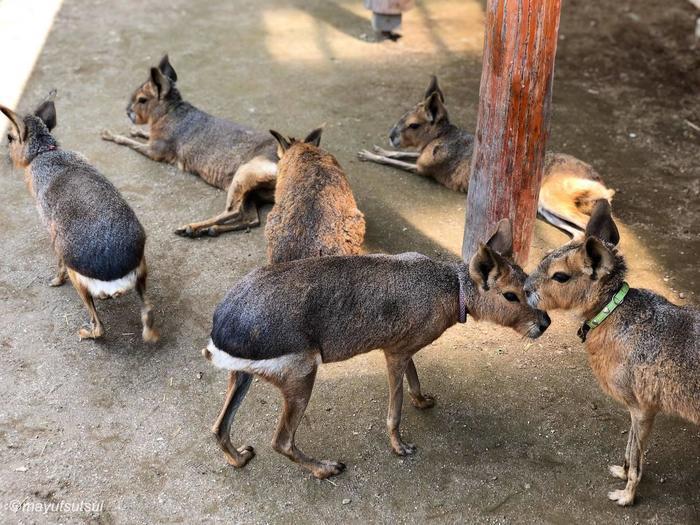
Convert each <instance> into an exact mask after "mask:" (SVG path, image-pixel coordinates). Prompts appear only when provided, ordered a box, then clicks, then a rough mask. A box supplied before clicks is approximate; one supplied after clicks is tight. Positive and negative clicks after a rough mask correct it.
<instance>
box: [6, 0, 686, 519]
mask: <svg viewBox="0 0 700 525" xmlns="http://www.w3.org/2000/svg"><path fill="white" fill-rule="evenodd" d="M156 4H160V7H159V6H158V5H156ZM483 17H484V4H483V3H482V2H480V1H473V0H423V1H418V2H417V5H416V8H415V9H414V10H413V11H411V12H409V13H407V14H406V15H405V17H404V27H403V34H404V37H403V38H401V39H400V40H399V41H398V42H396V43H394V42H391V41H386V42H379V43H378V42H373V41H372V38H371V35H370V33H371V29H370V25H369V16H368V13H367V12H366V11H365V10H364V9H363V8H362V2H360V1H359V0H339V1H329V0H291V1H289V0H284V1H283V0H267V1H265V2H260V1H257V0H242V1H241V0H237V1H229V2H226V1H216V2H215V1H207V0H173V1H171V2H168V3H167V4H164V3H156V2H140V1H138V2H137V1H135V0H125V1H121V2H105V1H103V0H89V1H83V0H65V1H64V2H63V5H62V7H61V9H60V11H59V12H58V15H57V17H56V19H55V21H54V24H53V27H52V30H51V32H50V33H49V35H48V38H47V40H46V43H45V45H44V47H43V50H42V52H41V54H40V56H39V57H38V60H37V62H36V64H35V66H34V70H33V73H32V76H31V78H30V79H29V81H28V83H27V85H26V88H25V90H24V93H23V95H22V97H21V102H20V109H22V110H27V109H30V108H32V107H33V106H34V105H35V104H36V103H37V102H38V101H39V100H41V99H42V98H43V97H44V96H45V95H46V94H47V93H48V91H49V89H50V88H53V87H56V88H57V89H58V97H57V101H56V105H57V111H58V127H57V130H56V135H57V137H58V139H59V141H60V142H61V144H62V145H63V146H64V147H66V148H69V149H75V150H78V151H81V152H82V153H84V154H85V155H86V156H87V157H88V158H89V159H90V160H91V161H92V162H93V163H94V164H95V165H96V166H98V167H99V169H100V170H101V171H102V172H103V173H104V174H105V175H106V176H108V177H109V178H110V180H112V181H113V182H114V183H115V184H116V186H117V187H118V188H119V189H120V190H121V191H122V193H123V194H124V196H125V197H126V199H127V200H128V201H129V202H130V204H131V205H132V206H133V208H134V209H135V211H136V213H137V215H138V216H139V218H140V219H141V221H142V223H143V225H144V227H145V228H146V231H147V232H148V235H149V240H148V243H147V260H148V263H149V269H150V272H149V273H150V281H149V285H150V290H151V298H152V300H153V303H154V305H155V312H156V322H157V325H158V326H159V328H160V330H161V333H162V335H163V337H162V341H161V342H160V343H159V344H158V345H157V346H155V347H149V346H146V345H144V344H143V343H142V342H141V339H140V319H139V304H138V300H137V298H136V296H135V294H134V295H132V296H129V297H125V298H121V299H118V300H112V301H101V302H99V303H98V304H97V308H98V310H99V312H100V313H101V316H102V321H103V323H104V326H105V330H106V336H105V338H104V340H102V341H100V342H90V341H84V342H78V338H77V330H78V328H79V327H80V326H81V325H82V324H83V323H86V321H87V314H86V312H85V310H84V308H83V306H82V304H81V302H80V300H79V299H78V297H77V295H76V293H75V292H74V290H73V289H72V288H71V287H70V286H69V285H66V286H63V287H62V288H58V289H54V288H49V287H48V282H49V281H50V279H51V277H52V276H53V272H54V264H55V263H54V260H53V256H52V255H51V252H50V247H49V241H48V234H47V233H46V232H45V230H44V228H43V226H42V225H41V224H40V222H39V218H38V216H37V213H36V210H35V208H34V205H33V203H32V201H31V198H30V196H29V195H28V193H27V191H26V188H25V187H24V183H23V181H22V174H21V173H20V172H19V171H16V170H12V169H11V167H10V165H9V163H7V162H3V163H2V165H1V166H0V224H1V225H2V239H3V243H4V247H3V250H2V252H1V253H0V267H1V268H2V272H1V274H0V301H2V309H1V310H0V319H1V321H2V322H1V323H0V360H1V361H2V366H0V400H2V401H0V521H1V522H3V523H11V522H23V523H31V522H38V523H43V522H61V523H82V522H91V523H151V522H183V523H194V522H201V521H205V520H215V521H221V522H225V523H233V522H241V523H257V522H291V521H295V522H296V521H298V522H309V523H329V522H340V521H342V522H357V523H360V522H362V523H365V522H367V521H371V522H398V523H402V522H412V523H415V522H426V521H431V522H438V523H451V522H468V523H474V522H478V523H501V522H508V523H512V522H537V523H542V522H547V523H583V522H586V523H620V522H629V523H634V522H653V523H698V522H699V521H700V491H698V487H700V428H698V427H696V426H693V425H691V424H689V423H685V422H683V421H680V420H675V419H672V418H667V417H660V418H659V419H658V423H657V425H656V428H655V429H654V432H653V435H652V439H651V445H650V448H649V451H648V454H647V461H648V462H647V464H646V467H645V473H644V476H645V478H644V480H643V481H642V483H641V485H640V487H639V490H638V503H637V505H636V506H634V507H632V508H626V509H622V508H618V507H617V506H616V505H615V504H613V503H612V502H610V501H608V500H607V497H606V494H607V492H608V490H612V489H615V488H621V487H622V482H620V481H618V480H615V479H613V478H612V477H610V476H609V475H608V473H607V466H608V465H609V464H612V463H618V462H619V461H620V460H621V457H622V455H623V452H624V447H625V444H626V442H627V435H626V432H627V429H628V428H629V421H628V416H627V414H626V413H625V411H624V409H623V408H622V407H620V406H618V405H616V404H615V403H614V402H613V401H611V400H610V399H608V398H606V397H605V396H604V395H603V394H602V393H601V391H600V389H599V388H598V386H597V383H596V381H595V379H594V378H593V376H592V374H591V371H590V369H589V367H588V364H587V361H586V355H585V353H584V350H583V348H582V345H581V344H580V342H579V340H578V338H577V337H576V329H577V328H578V325H577V323H576V322H575V321H574V320H573V319H572V318H571V317H570V316H568V315H561V314H556V313H555V314H553V316H552V317H553V325H552V327H551V328H550V330H549V331H548V332H547V333H546V334H545V335H544V336H543V337H542V338H540V339H538V340H536V341H534V342H533V341H528V340H522V339H520V338H519V337H518V336H517V335H516V334H515V333H514V332H510V331H507V330H505V329H501V328H498V327H495V326H491V325H482V324H476V323H474V322H473V321H471V320H470V321H468V322H467V324H466V325H459V326H456V327H454V328H452V329H450V330H449V331H448V332H447V333H446V334H445V335H444V336H443V337H442V338H441V339H439V340H438V341H437V342H435V343H434V344H433V345H431V346H430V347H429V348H426V349H425V350H423V351H422V352H420V353H419V354H418V356H417V359H416V366H417V368H418V373H419V375H420V378H421V383H422V385H423V387H424V390H425V391H426V392H429V393H432V394H434V395H436V397H437V404H436V406H435V408H433V409H432V410H429V411H424V412H421V411H418V410H415V409H413V407H411V406H410V404H409V403H405V407H404V412H403V420H402V430H403V435H404V436H405V438H406V439H407V440H408V441H410V442H413V443H415V444H416V445H417V446H418V453H417V454H416V455H415V456H414V457H411V458H407V459H401V458H399V457H397V456H395V455H393V454H392V453H391V451H390V447H389V443H388V438H387V436H386V432H385V423H384V422H385V417H386V402H387V395H388V393H387V384H386V377H385V371H384V363H383V357H382V355H381V354H380V353H379V352H374V353H371V354H368V355H364V356H361V357H358V358H355V359H353V360H351V361H347V362H344V363H338V364H333V365H329V366H325V367H323V368H322V369H321V371H320V373H319V377H318V379H317V383H316V388H315V391H314V394H313V396H312V399H311V403H310V406H309V409H308V410H307V412H306V416H305V418H304V420H303V422H302V425H301V427H300V430H299V432H298V436H297V437H298V444H299V446H300V448H301V449H302V450H304V451H305V452H307V453H308V454H310V455H313V456H316V457H319V458H329V459H336V460H341V461H343V462H345V463H346V464H347V465H348V470H347V471H346V472H345V473H343V474H342V475H340V476H339V477H336V478H333V479H331V480H330V481H317V480H315V479H313V478H312V477H311V476H310V475H309V474H307V473H306V472H304V471H302V470H301V469H300V468H299V467H298V466H296V465H294V464H292V463H291V462H290V461H288V460H287V459H285V458H283V457H282V456H281V455H279V454H277V453H275V452H274V451H273V450H272V449H271V447H270V442H271V438H272V433H273V431H274V428H275V426H276V419H277V414H278V410H279V404H280V399H279V396H278V394H277V392H276V390H274V389H273V388H272V387H270V386H269V385H267V384H265V383H264V382H262V381H256V382H254V383H253V385H252V388H251V390H250V392H249V394H248V396H247V398H246V399H245V401H244V403H243V405H242V407H241V409H240V411H239V412H238V415H237V417H236V420H235V422H234V425H233V441H234V443H236V444H238V445H243V444H250V445H253V446H254V447H255V449H256V452H257V456H256V457H255V458H254V459H253V460H252V461H251V462H250V463H249V464H248V466H247V467H246V468H244V469H242V470H237V469H234V468H233V467H231V466H228V465H227V464H226V462H225V461H224V458H223V455H222V454H221V453H220V451H219V449H218V447H217V446H216V444H215V442H214V440H213V437H212V435H211V434H210V431H209V429H210V427H211V425H212V423H213V421H214V418H215V417H216V416H217V414H218V411H219V409H220V406H221V403H222V401H223V393H224V389H225V386H226V375H225V373H224V372H222V371H219V370H217V369H214V368H213V367H212V366H210V365H209V363H208V362H207V361H205V360H204V359H203V358H202V357H201V354H200V349H201V348H202V347H203V346H205V345H206V342H207V338H208V334H209V330H210V323H211V316H212V312H213V309H214V307H215V305H216V304H217V303H218V302H219V301H220V299H221V298H222V297H223V295H224V293H225V292H226V290H227V289H228V288H229V287H230V286H232V285H233V284H234V283H235V282H236V281H237V280H238V279H239V278H240V277H242V276H243V275H245V274H246V273H247V272H249V271H250V270H252V269H253V268H255V267H258V266H260V265H262V264H263V263H264V262H265V256H266V252H265V250H266V249H265V242H264V235H263V228H258V229H255V230H252V231H250V232H249V233H233V234H226V235H222V236H221V237H219V238H216V239H209V238H207V239H199V240H190V239H183V238H180V237H177V236H176V235H174V234H173V230H174V229H175V228H176V227H178V226H181V225H183V224H186V223H188V222H191V221H194V220H198V219H203V218H207V217H209V216H211V215H213V214H214V213H217V212H219V211H220V210H221V209H222V207H223V205H224V200H225V194H224V193H223V192H221V191H218V190H215V189H214V188H212V187H209V186H207V185H206V184H204V183H203V182H202V181H201V180H199V179H198V178H196V177H194V176H191V175H188V174H186V173H183V172H180V171H178V170H177V169H176V168H175V167H172V166H166V165H164V164H157V163H154V162H152V161H150V160H148V159H146V158H144V157H141V156H139V155H138V154H137V153H135V152H134V151H131V150H128V149H126V148H124V147H119V146H116V145H115V144H112V143H107V142H103V141H101V140H100V138H99V133H100V130H101V129H102V128H110V129H112V130H114V131H118V132H123V131H125V130H127V129H128V127H129V125H130V123H129V122H128V120H127V118H126V114H125V106H126V103H127V99H128V97H129V95H130V94H131V91H132V90H133V89H135V88H136V87H137V86H138V85H139V84H140V83H141V82H143V81H144V80H145V79H146V78H147V73H148V67H150V66H151V65H154V64H156V63H157V61H158V60H159V58H160V56H161V54H162V53H163V52H164V51H167V52H169V53H170V57H171V61H172V63H173V65H174V67H175V68H176V70H177V72H178V76H179V79H180V81H179V82H178V86H179V88H180V90H181V92H182V93H183V95H184V97H185V98H186V99H187V100H189V101H190V102H192V103H194V104H195V105H197V106H199V107H200V108H202V109H204V110H206V111H208V112H210V113H213V114H215V115H219V116H223V117H226V118H229V119H232V120H235V121H238V122H241V123H246V124H250V125H253V126H256V127H258V128H260V129H263V130H266V129H269V128H274V129H276V130H279V131H280V132H282V133H284V134H291V135H294V136H303V135H304V134H306V133H307V132H308V131H310V130H311V129H313V128H315V127H317V126H318V125H320V124H322V123H324V122H325V123H326V126H325V131H324V134H323V139H322V146H323V147H325V148H326V149H328V150H329V151H331V152H333V153H334V154H335V155H336V156H337V158H338V160H339V161H340V163H341V164H342V166H343V167H344V168H345V169H346V171H347V173H348V177H349V179H350V182H351V184H352V187H353V190H354V193H355V197H356V199H357V201H358V205H359V207H360V208H361V209H362V211H364V213H365V216H366V219H367V237H366V246H367V249H368V250H369V251H384V252H389V253H396V252H401V251H419V252H423V253H425V254H427V255H430V256H433V257H439V258H443V259H454V258H456V257H457V254H458V253H459V247H460V242H461V237H462V227H463V220H464V214H465V209H464V203H465V197H464V196H463V195H460V194H455V193H452V192H450V191H448V190H446V189H445V188H442V187H440V186H438V185H437V184H435V183H432V182H431V181H429V180H425V179H422V178H420V177H418V176H415V175H411V174H408V173H402V172H398V171H396V170H393V169H390V168H387V167H382V166H378V165H374V164H367V163H362V162H359V161H358V160H357V159H356V156H355V154H356V152H357V151H358V150H360V149H362V148H365V147H369V146H372V145H373V144H378V145H381V146H383V147H386V146H387V144H388V131H389V129H390V127H391V126H392V125H393V123H394V122H395V120H396V119H398V118H399V117H400V116H401V115H402V113H403V112H405V111H406V110H408V109H409V108H410V106H411V105H412V104H413V103H415V102H416V101H418V99H419V97H420V96H421V95H422V93H423V90H424V88H425V87H426V86H427V83H428V80H429V75H430V74H432V73H435V74H437V75H438V76H439V78H440V82H441V85H442V88H443V89H444V91H445V95H446V104H447V108H448V110H449V113H450V116H451V118H452V119H453V120H454V121H455V122H456V123H459V124H461V125H463V126H464V127H467V128H470V129H473V128H474V127H475V124H476V123H475V117H476V112H477V104H478V88H479V78H480V72H481V65H480V56H481V55H480V53H481V47H482V43H483ZM694 26H695V11H694V8H693V7H692V6H691V5H690V4H689V3H688V2H683V1H680V0H678V1H674V2H670V3H669V5H664V7H663V9H660V8H659V5H658V2H654V1H652V0H635V1H633V0H621V1H619V2H606V1H604V0H591V1H588V0H586V1H584V0H569V1H566V2H564V5H563V8H562V20H561V31H560V41H559V50H558V55H557V64H556V74H555V81H554V117H553V123H552V133H551V140H550V145H549V147H550V149H551V150H553V151H561V152H565V153H570V154H572V155H575V156H577V157H579V158H581V159H582V160H585V161H586V162H589V163H590V164H592V165H593V166H594V167H595V168H596V169H598V171H599V172H600V173H601V175H602V176H603V177H604V179H605V180H606V181H607V182H608V184H609V185H610V186H612V187H613V188H615V189H617V190H618V193H617V195H616V197H615V200H614V211H615V213H616V216H617V217H618V218H619V220H620V223H621V234H622V237H623V241H622V249H623V251H624V253H625V254H626V255H627V260H628V262H629V264H630V266H631V273H630V277H629V281H630V283H631V284H632V285H633V286H644V287H650V288H652V289H655V290H657V291H660V292H662V293H664V294H665V295H666V296H667V297H669V298H670V299H671V300H673V301H674V302H678V303H681V302H683V301H684V300H685V301H688V300H689V301H691V302H696V303H697V295H696V294H698V293H700V282H699V281H698V277H697V262H696V260H697V257H698V254H700V241H699V236H698V227H699V220H698V215H699V214H700V206H698V195H699V193H700V182H699V181H700V177H699V175H700V173H698V169H699V168H698V167H699V166H700V162H699V160H700V159H699V158H698V151H700V148H698V142H699V140H700V133H698V131H697V129H695V128H693V127H692V126H691V125H689V124H688V122H690V123H691V124H694V125H700V109H699V108H698V96H697V95H698V91H697V90H698V85H700V79H699V75H700V73H699V71H700V67H699V66H700V59H699V58H698V57H699V53H698V49H697V46H698V44H697V43H696V41H695V40H694V37H693V30H694ZM5 52H11V50H5ZM5 74H7V72H5ZM0 102H2V101H1V100H0ZM1 153H2V154H3V156H4V155H5V153H6V146H5V145H3V146H2V152H1ZM266 210H267V209H266ZM536 233H537V238H536V240H535V246H534V249H533V252H532V255H531V261H530V267H532V265H533V264H534V263H535V262H536V261H537V259H538V257H539V256H541V255H542V253H544V251H546V250H548V249H550V248H552V247H554V246H557V245H559V244H560V243H562V242H564V241H565V237H564V236H563V235H562V234H560V233H559V232H557V231H555V230H553V229H552V228H551V227H549V226H547V225H543V224H538V226H537V232H536ZM679 292H682V293H683V294H684V297H685V299H684V300H682V299H681V298H680V297H679ZM17 501H19V502H36V503H42V504H50V503H58V502H61V501H64V502H66V503H69V504H71V503H72V504H77V503H79V502H81V501H83V502H87V503H92V502H95V503H98V504H100V503H101V504H102V507H101V510H96V511H92V512H64V513H53V512H50V513H48V514H47V515H43V514H32V513H27V512H13V511H12V509H11V507H10V506H9V504H11V503H12V502H17Z"/></svg>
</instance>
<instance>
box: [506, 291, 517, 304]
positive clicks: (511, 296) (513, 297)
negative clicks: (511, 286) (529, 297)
mask: <svg viewBox="0 0 700 525" xmlns="http://www.w3.org/2000/svg"><path fill="white" fill-rule="evenodd" d="M503 297H505V298H506V299H508V300H509V301H510V302H511V303H519V302H520V299H518V296H517V295H515V294H514V293H513V292H506V293H504V294H503Z"/></svg>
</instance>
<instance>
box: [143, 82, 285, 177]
mask: <svg viewBox="0 0 700 525" xmlns="http://www.w3.org/2000/svg"><path fill="white" fill-rule="evenodd" d="M166 105H167V109H166V110H165V113H164V114H163V115H162V116H160V117H159V118H157V120H154V121H153V122H152V123H151V137H152V138H151V140H152V141H154V140H157V141H160V142H162V143H163V150H162V151H163V158H162V159H161V160H163V161H165V162H170V163H173V164H177V166H178V167H179V168H180V169H182V170H184V171H189V172H192V173H195V174H197V175H199V176H200V177H202V179H204V180H205V181H206V182H207V183H208V184H211V185H212V186H215V187H217V188H220V189H223V190H226V189H228V187H229V186H230V184H231V181H232V180H233V176H234V175H235V173H236V170H238V168H239V167H240V166H241V165H242V164H244V163H246V162H248V161H249V160H250V159H252V158H254V157H258V156H262V157H265V158H267V159H268V160H270V161H272V162H277V153H276V147H275V142H274V139H273V138H272V137H270V136H269V135H268V134H266V133H261V132H259V131H256V130H254V129H252V128H249V127H246V126H243V125H240V124H236V123H234V122H230V121H228V120H225V119H222V118H219V117H215V116H213V115H210V114H209V113H206V112H205V111H202V110H200V109H197V108H196V107H194V106H193V105H192V104H189V103H188V102H185V101H183V100H182V99H180V98H179V93H178V95H177V97H176V98H173V99H169V100H168V101H167V103H166Z"/></svg>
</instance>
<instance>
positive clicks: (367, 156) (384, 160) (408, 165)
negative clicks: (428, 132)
mask: <svg viewBox="0 0 700 525" xmlns="http://www.w3.org/2000/svg"><path fill="white" fill-rule="evenodd" d="M357 157H358V158H359V159H360V160H368V161H370V162H376V163H377V164H384V165H385V166H393V167H394V168H399V169H402V170H404V171H408V172H409V173H418V167H417V166H416V165H415V164H414V163H412V162H404V161H403V160H398V159H394V158H390V157H385V156H383V155H377V154H376V153H372V152H371V151H367V150H366V149H363V150H361V151H360V152H358V153H357Z"/></svg>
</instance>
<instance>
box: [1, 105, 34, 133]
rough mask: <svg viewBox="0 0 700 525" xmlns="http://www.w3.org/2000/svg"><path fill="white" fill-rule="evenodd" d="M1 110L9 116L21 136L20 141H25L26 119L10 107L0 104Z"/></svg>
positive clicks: (16, 131)
mask: <svg viewBox="0 0 700 525" xmlns="http://www.w3.org/2000/svg"><path fill="white" fill-rule="evenodd" d="M0 111H2V112H3V113H4V114H5V116H6V117H7V118H9V119H10V122H11V123H12V127H13V128H14V130H15V133H16V134H17V137H19V140H20V141H24V140H25V139H26V138H27V127H26V126H25V125H24V120H22V117H20V116H19V115H18V114H17V113H15V112H14V111H12V110H11V109H10V108H6V107H5V106H2V105H0Z"/></svg>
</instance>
